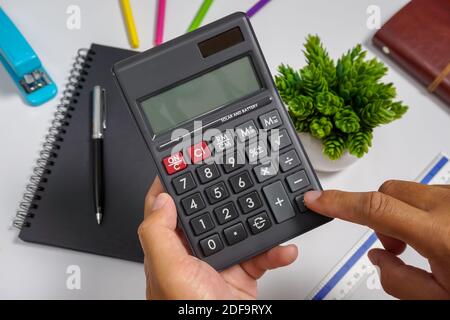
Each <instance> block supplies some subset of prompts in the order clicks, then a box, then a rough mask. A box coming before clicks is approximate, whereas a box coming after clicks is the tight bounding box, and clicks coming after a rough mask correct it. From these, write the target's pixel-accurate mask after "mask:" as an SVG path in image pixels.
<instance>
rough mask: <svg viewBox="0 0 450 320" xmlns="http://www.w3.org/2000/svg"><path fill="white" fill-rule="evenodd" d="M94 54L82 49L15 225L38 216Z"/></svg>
mask: <svg viewBox="0 0 450 320" xmlns="http://www.w3.org/2000/svg"><path fill="white" fill-rule="evenodd" d="M94 54H95V52H93V51H92V50H90V49H80V50H78V53H77V56H76V58H75V62H74V63H73V65H72V70H71V71H70V75H69V78H68V82H67V84H66V86H65V89H64V91H63V92H62V97H61V100H60V102H59V104H58V106H57V107H56V112H55V114H54V117H53V120H52V122H51V125H50V128H49V130H48V133H47V135H46V136H45V142H44V143H43V145H42V149H41V151H40V152H39V158H38V160H37V161H36V166H35V167H34V169H33V173H32V175H31V177H30V180H29V183H28V185H27V186H26V188H25V193H24V195H23V200H22V201H21V202H20V204H19V209H18V210H17V213H16V217H15V218H14V221H13V226H14V227H16V228H18V229H22V228H26V227H30V225H31V222H30V221H29V220H30V219H33V218H34V210H36V209H37V208H38V206H39V201H40V200H41V197H42V195H41V193H42V191H44V190H45V184H46V183H47V181H48V179H49V175H50V174H51V172H52V169H51V168H52V167H53V166H54V165H55V158H57V157H58V150H59V149H60V148H61V145H60V142H62V141H63V140H64V138H63V136H64V135H65V134H66V129H65V128H66V127H67V126H69V119H70V117H71V113H72V111H74V110H75V108H74V105H75V104H77V102H78V101H77V96H79V94H80V93H79V90H81V89H82V88H83V86H82V85H81V84H79V81H83V80H84V77H85V76H87V74H88V71H87V69H89V68H90V67H91V65H90V62H91V61H92V55H94Z"/></svg>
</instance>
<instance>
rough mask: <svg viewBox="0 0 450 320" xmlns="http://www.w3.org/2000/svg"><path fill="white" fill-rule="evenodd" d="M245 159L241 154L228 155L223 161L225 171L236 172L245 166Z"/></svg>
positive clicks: (232, 153)
mask: <svg viewBox="0 0 450 320" xmlns="http://www.w3.org/2000/svg"><path fill="white" fill-rule="evenodd" d="M244 163H245V159H244V157H243V156H242V155H241V153H240V152H238V151H235V152H230V153H226V154H225V156H224V160H223V170H224V171H225V172H226V173H230V172H233V171H236V170H238V169H240V168H242V167H243V166H244Z"/></svg>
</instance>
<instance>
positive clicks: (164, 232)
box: [139, 193, 188, 267]
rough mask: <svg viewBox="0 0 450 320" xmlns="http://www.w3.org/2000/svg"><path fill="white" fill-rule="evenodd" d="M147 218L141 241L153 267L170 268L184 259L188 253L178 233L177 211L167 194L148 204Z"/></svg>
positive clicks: (141, 232) (140, 233) (143, 224)
mask: <svg viewBox="0 0 450 320" xmlns="http://www.w3.org/2000/svg"><path fill="white" fill-rule="evenodd" d="M146 211H147V213H148V214H147V216H146V217H145V219H144V221H143V222H142V223H141V225H140V227H139V239H140V241H141V245H142V248H143V250H144V253H145V255H146V257H147V256H148V257H149V261H150V264H151V266H152V267H154V265H158V266H161V267H170V266H172V265H173V264H176V261H179V259H182V258H184V257H185V256H186V255H187V254H188V252H187V250H186V248H185V246H184V245H183V243H182V241H181V239H180V238H179V237H178V234H177V232H176V227H177V211H176V207H175V203H174V201H173V199H172V197H170V196H169V195H168V194H167V193H161V194H159V195H158V196H157V198H156V199H155V200H154V202H153V207H151V208H149V207H148V205H147V204H146Z"/></svg>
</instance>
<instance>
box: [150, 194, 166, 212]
mask: <svg viewBox="0 0 450 320" xmlns="http://www.w3.org/2000/svg"><path fill="white" fill-rule="evenodd" d="M166 202H167V196H166V194H165V193H160V194H159V195H158V196H157V197H156V199H155V202H153V207H152V210H158V209H160V208H162V207H164V205H165V204H166Z"/></svg>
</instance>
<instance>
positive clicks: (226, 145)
mask: <svg viewBox="0 0 450 320" xmlns="http://www.w3.org/2000/svg"><path fill="white" fill-rule="evenodd" d="M212 143H213V146H214V150H215V151H216V152H218V153H220V152H223V151H225V150H227V149H230V148H232V147H234V136H233V133H232V132H231V131H225V132H223V133H220V134H218V135H215V136H214V137H213V139H212Z"/></svg>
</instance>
